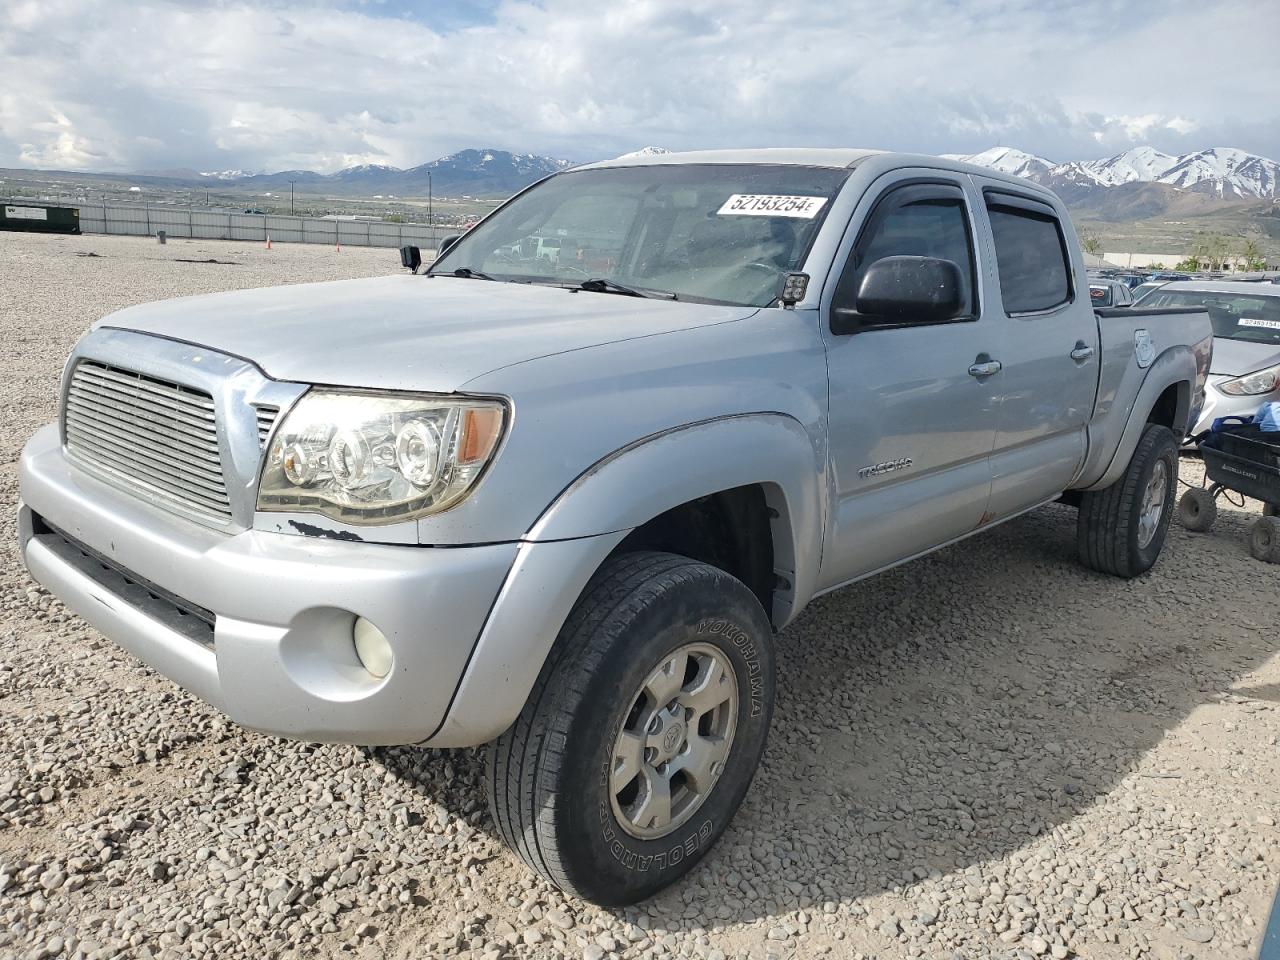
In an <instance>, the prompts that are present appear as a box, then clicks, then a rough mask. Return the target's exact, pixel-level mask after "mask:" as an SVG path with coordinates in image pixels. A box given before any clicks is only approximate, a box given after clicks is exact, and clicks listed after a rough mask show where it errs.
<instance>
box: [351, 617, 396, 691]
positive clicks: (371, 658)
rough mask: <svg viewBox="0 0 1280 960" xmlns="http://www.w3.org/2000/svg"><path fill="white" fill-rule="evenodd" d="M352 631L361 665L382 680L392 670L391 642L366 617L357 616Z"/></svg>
mask: <svg viewBox="0 0 1280 960" xmlns="http://www.w3.org/2000/svg"><path fill="white" fill-rule="evenodd" d="M352 633H353V635H354V637H355V642H356V656H357V657H359V658H360V663H361V665H362V666H363V667H364V668H365V669H366V670H368V671H369V672H370V673H372V674H373V675H374V676H375V677H377V678H378V679H379V680H381V679H382V678H383V677H385V676H386V675H387V674H388V673H390V672H391V660H392V657H391V644H390V643H388V642H387V638H386V635H385V634H384V633H383V632H382V631H381V630H379V629H378V628H377V627H375V626H374V625H373V624H372V623H370V622H369V621H368V620H366V619H365V618H364V617H356V625H355V629H354V630H353V631H352Z"/></svg>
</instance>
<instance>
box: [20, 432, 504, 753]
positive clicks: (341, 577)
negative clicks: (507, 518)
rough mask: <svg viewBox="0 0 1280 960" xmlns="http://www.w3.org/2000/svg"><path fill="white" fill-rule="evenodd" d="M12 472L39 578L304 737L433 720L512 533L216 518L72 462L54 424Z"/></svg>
mask: <svg viewBox="0 0 1280 960" xmlns="http://www.w3.org/2000/svg"><path fill="white" fill-rule="evenodd" d="M19 476H20V485H21V498H22V500H21V502H20V504H19V524H18V529H19V540H20V544H21V551H22V555H23V558H24V560H25V562H26V564H27V568H28V569H29V570H30V571H31V574H32V576H33V577H34V578H35V579H36V580H37V581H39V582H40V583H41V584H43V585H44V586H45V587H47V588H48V589H49V590H50V591H51V592H52V593H54V594H55V595H56V596H57V597H58V598H59V599H61V600H62V601H63V603H65V604H66V605H67V606H68V607H69V608H71V609H72V610H74V611H75V612H76V613H78V614H79V615H80V616H81V617H83V618H84V619H85V620H87V621H88V622H89V623H91V624H92V625H93V626H95V627H97V628H98V629H99V630H100V631H101V632H102V633H103V634H104V635H106V636H107V637H108V638H110V639H112V640H114V641H115V642H117V643H119V644H120V645H121V646H122V647H124V648H125V649H127V650H129V651H130V652H132V653H133V654H135V655H136V656H137V657H139V658H140V659H141V660H143V661H145V662H146V663H148V664H150V665H151V666H153V667H155V668H156V669H157V670H159V671H160V672H161V673H163V674H165V675H167V676H169V677H170V678H172V679H173V680H175V681H177V682H178V683H179V684H181V685H182V686H183V687H185V688H187V689H188V690H190V691H191V692H192V693H194V694H196V695H197V696H199V697H200V698H202V699H204V700H206V701H208V702H209V703H211V704H213V705H214V706H216V707H217V708H219V709H220V710H222V711H223V712H225V713H226V714H227V715H228V716H230V717H231V718H232V719H233V720H235V721H237V722H238V723H241V724H243V725H244V726H246V727H250V728H253V729H256V730H262V731H265V732H269V733H275V734H280V735H283V736H289V737H295V738H298V739H304V740H319V741H337V742H346V743H361V744H369V745H376V744H399V743H417V742H420V741H422V740H424V739H426V738H427V737H429V736H430V735H431V734H432V733H433V732H434V731H435V730H437V729H438V728H439V727H440V725H441V724H442V723H443V721H444V719H445V715H446V713H447V711H448V708H449V706H450V703H451V701H452V700H453V698H454V696H455V694H456V691H457V690H458V687H459V683H460V680H461V678H462V676H463V674H464V672H465V671H466V670H467V666H468V663H469V661H470V660H471V658H472V656H473V654H474V652H475V650H476V645H477V640H478V638H479V636H480V634H481V631H482V629H483V628H484V626H485V623H486V620H487V619H488V617H489V614H490V611H491V609H492V608H493V606H494V603H495V599H496V598H497V597H498V593H499V591H500V590H501V589H502V587H503V583H504V581H505V580H506V578H507V575H508V572H509V571H510V570H511V568H512V565H513V563H514V562H515V560H516V556H517V551H518V549H519V545H518V544H515V543H506V544H495V545H489V546H475V547H460V548H433V547H416V546H392V545H385V544H372V543H363V542H356V541H350V540H341V541H339V540H328V539H318V538H313V537H307V536H294V535H288V534H276V533H266V532H262V531H255V530H247V531H244V532H242V533H238V534H234V535H228V534H226V533H220V532H217V531H214V530H210V529H207V528H205V527H202V526H200V525H198V524H195V523H192V522H189V521H186V520H184V519H181V518H179V517H175V516H172V515H170V514H167V513H163V512H160V511H158V510H157V509H155V508H153V507H150V506H148V505H147V504H146V503H144V502H143V501H141V500H139V499H137V498H136V497H133V496H131V495H129V494H126V493H123V492H121V491H119V490H117V489H115V488H113V487H110V486H108V485H106V484H104V483H101V482H99V481H97V480H95V479H93V478H91V477H88V476H86V475H84V474H83V473H82V472H80V471H78V470H76V469H74V468H73V467H72V466H71V465H70V464H68V463H67V461H66V459H65V457H64V456H63V453H62V449H61V445H60V442H59V438H58V433H57V430H56V428H53V427H48V428H45V429H44V430H41V431H40V432H39V433H37V434H36V435H35V437H33V438H32V440H31V441H30V443H28V445H27V447H26V449H25V450H24V451H23V455H22V461H21V465H20V470H19ZM357 617H364V618H365V619H367V620H369V621H370V622H372V623H373V624H374V625H375V626H377V627H378V629H380V630H381V631H382V632H383V634H385V636H386V637H387V639H388V641H389V642H390V645H391V648H392V651H393V666H392V669H391V671H390V673H388V674H387V676H386V677H384V678H381V679H380V678H377V677H375V676H374V675H373V674H371V673H369V672H368V671H367V670H365V669H364V667H363V666H362V665H361V663H360V661H359V659H358V657H357V656H356V653H355V647H354V643H353V636H352V630H353V627H354V624H355V621H356V618H357ZM518 709H519V707H518V705H517V706H516V707H515V710H516V711H518ZM513 712H514V711H512V710H511V708H510V706H509V705H504V708H503V709H502V710H495V723H499V722H505V719H507V718H508V715H509V714H513ZM499 715H501V717H502V719H500V718H499ZM501 729H502V727H501V726H499V727H498V728H497V731H498V732H500V730H501ZM493 732H494V731H492V730H490V731H488V733H489V734H490V735H491V734H492V733H493Z"/></svg>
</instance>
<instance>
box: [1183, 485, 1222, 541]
mask: <svg viewBox="0 0 1280 960" xmlns="http://www.w3.org/2000/svg"><path fill="white" fill-rule="evenodd" d="M1178 519H1179V520H1180V521H1182V525H1183V526H1184V527H1185V528H1186V529H1188V530H1190V531H1192V532H1194V533H1204V532H1205V531H1206V530H1208V529H1209V528H1211V527H1212V526H1213V524H1214V521H1216V520H1217V519H1218V499H1217V497H1215V496H1214V495H1213V494H1212V493H1210V492H1209V491H1208V490H1205V489H1203V488H1201V487H1192V488H1191V489H1190V490H1188V491H1187V492H1186V493H1184V494H1183V495H1182V499H1180V500H1179V501H1178Z"/></svg>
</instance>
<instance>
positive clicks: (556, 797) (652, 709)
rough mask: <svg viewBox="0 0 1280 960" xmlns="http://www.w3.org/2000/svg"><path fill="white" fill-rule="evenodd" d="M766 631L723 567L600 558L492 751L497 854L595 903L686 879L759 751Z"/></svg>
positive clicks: (767, 670) (765, 723) (660, 557)
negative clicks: (516, 858) (502, 849)
mask: <svg viewBox="0 0 1280 960" xmlns="http://www.w3.org/2000/svg"><path fill="white" fill-rule="evenodd" d="M771 633H772V631H771V628H770V626H769V621H768V619H767V618H766V616H765V613H764V610H763V609H762V608H761V606H760V603H759V601H758V600H757V599H756V597H755V595H754V594H752V593H751V591H750V590H748V589H747V588H746V587H745V586H744V585H743V584H742V583H741V582H739V581H738V580H736V579H734V578H733V577H731V576H729V575H728V574H727V573H725V572H724V571H722V570H719V569H716V568H715V567H711V566H708V565H707V564H704V563H698V562H697V561H694V560H690V559H688V558H685V557H679V556H674V555H672V554H664V553H650V552H644V553H632V554H623V555H621V556H619V557H615V558H613V559H612V560H610V561H609V562H607V563H606V564H605V565H604V566H603V567H602V568H601V570H600V571H599V572H598V573H597V574H596V575H595V577H593V578H592V581H591V583H589V584H588V585H587V588H586V590H585V591H584V592H583V595H582V597H581V599H580V600H579V601H578V603H577V605H576V606H575V608H574V610H573V613H572V614H571V615H570V617H569V619H568V621H567V622H566V624H565V626H564V628H563V630H561V633H560V636H559V637H558V638H557V640H556V643H555V645H554V646H553V648H552V651H551V653H550V655H549V656H548V658H547V662H546V664H545V665H544V666H543V669H542V673H541V675H540V676H539V678H538V682H537V684H536V685H535V687H534V690H533V692H532V693H531V694H530V697H529V701H528V703H527V704H526V705H525V708H524V710H523V711H522V712H521V714H520V716H519V718H518V719H517V720H516V722H515V725H514V726H513V727H512V728H511V729H510V730H509V731H507V733H505V734H503V736H502V737H500V738H499V739H498V740H496V741H495V742H494V743H493V744H491V745H490V748H489V754H488V781H489V795H490V804H491V808H492V812H493V818H494V821H495V822H496V824H497V826H498V830H499V833H500V834H501V835H502V837H503V839H504V840H505V841H506V843H507V844H508V845H509V846H510V847H511V848H512V849H513V850H514V851H515V852H516V853H518V854H519V855H520V856H521V858H523V859H524V861H525V862H526V863H527V864H528V865H529V866H530V867H531V868H532V869H533V870H535V871H536V872H537V873H539V874H541V875H542V876H543V877H545V878H546V879H547V880H549V881H551V882H552V883H554V884H555V885H556V886H558V887H560V888H561V889H563V890H565V891H567V892H569V893H572V894H573V895H575V896H578V897H581V898H583V899H586V900H591V901H593V902H595V903H599V904H604V905H620V904H627V903H634V902H636V901H637V900H642V899H644V898H645V897H648V896H650V895H651V894H653V893H656V892H657V891H658V890H660V889H662V888H663V887H665V886H667V885H668V884H670V883H672V882H673V881H675V880H676V879H678V878H679V877H681V876H683V875H684V874H685V873H686V872H688V871H689V869H690V868H692V867H693V866H694V864H696V863H697V862H698V861H699V860H700V859H701V858H702V857H703V856H704V855H705V854H706V853H707V851H708V850H709V849H710V848H711V845H712V844H713V843H715V841H716V840H717V839H718V838H719V836H720V834H721V833H722V832H723V831H724V829H725V827H726V826H728V823H729V820H730V819H731V818H732V817H733V814H734V812H735V811H736V810H737V808H738V805H739V804H740V803H741V802H742V798H743V796H744V795H745V794H746V792H747V788H748V787H749V786H750V784H751V779H752V776H753V775H754V773H755V770H756V766H757V765H758V764H759V762H760V756H761V754H762V753H763V751H764V745H765V737H766V735H767V733H768V728H769V718H770V715H771V712H772V704H773V652H772V646H771V642H770V639H771Z"/></svg>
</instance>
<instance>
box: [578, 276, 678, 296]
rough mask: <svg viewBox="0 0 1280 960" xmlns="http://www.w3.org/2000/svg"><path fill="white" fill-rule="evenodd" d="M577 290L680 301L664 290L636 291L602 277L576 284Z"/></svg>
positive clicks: (633, 288)
mask: <svg viewBox="0 0 1280 960" xmlns="http://www.w3.org/2000/svg"><path fill="white" fill-rule="evenodd" d="M578 289H579V290H586V291H587V292H588V293H616V294H619V295H621V296H624V297H646V298H648V299H651V300H679V299H680V298H679V297H678V296H677V295H676V294H674V293H668V292H667V291H665V290H637V289H636V288H635V287H625V286H623V285H622V284H620V283H614V282H613V281H612V280H607V279H605V278H604V277H592V278H591V279H589V280H583V281H582V282H581V283H580V284H578Z"/></svg>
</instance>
